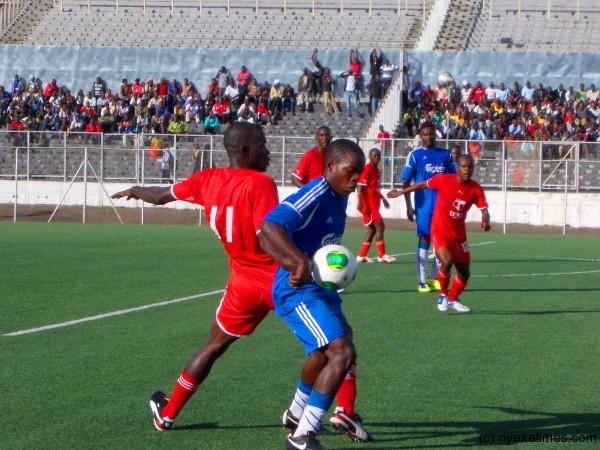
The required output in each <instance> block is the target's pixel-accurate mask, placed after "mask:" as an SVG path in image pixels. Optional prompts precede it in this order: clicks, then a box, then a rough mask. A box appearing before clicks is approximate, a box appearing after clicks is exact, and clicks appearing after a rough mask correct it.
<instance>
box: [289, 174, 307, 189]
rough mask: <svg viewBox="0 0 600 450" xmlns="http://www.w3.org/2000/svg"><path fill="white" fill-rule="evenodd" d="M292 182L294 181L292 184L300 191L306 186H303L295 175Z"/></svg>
mask: <svg viewBox="0 0 600 450" xmlns="http://www.w3.org/2000/svg"><path fill="white" fill-rule="evenodd" d="M291 180H292V184H293V185H294V186H296V187H297V188H298V189H300V188H301V187H302V186H304V184H302V181H301V180H300V179H299V178H298V177H295V176H294V175H292V177H291Z"/></svg>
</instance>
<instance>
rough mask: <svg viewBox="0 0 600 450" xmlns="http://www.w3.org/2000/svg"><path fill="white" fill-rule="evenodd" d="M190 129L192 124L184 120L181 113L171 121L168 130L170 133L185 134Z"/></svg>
mask: <svg viewBox="0 0 600 450" xmlns="http://www.w3.org/2000/svg"><path fill="white" fill-rule="evenodd" d="M189 129H190V126H189V125H188V124H187V123H186V122H185V121H184V120H183V117H182V116H180V115H174V116H173V119H172V120H171V121H170V122H169V127H168V128H167V131H168V132H169V133H170V134H185V133H187V132H188V130H189Z"/></svg>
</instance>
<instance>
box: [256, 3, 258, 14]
mask: <svg viewBox="0 0 600 450" xmlns="http://www.w3.org/2000/svg"><path fill="white" fill-rule="evenodd" d="M256 17H258V0H256Z"/></svg>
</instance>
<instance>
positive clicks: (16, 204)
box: [0, 132, 600, 232]
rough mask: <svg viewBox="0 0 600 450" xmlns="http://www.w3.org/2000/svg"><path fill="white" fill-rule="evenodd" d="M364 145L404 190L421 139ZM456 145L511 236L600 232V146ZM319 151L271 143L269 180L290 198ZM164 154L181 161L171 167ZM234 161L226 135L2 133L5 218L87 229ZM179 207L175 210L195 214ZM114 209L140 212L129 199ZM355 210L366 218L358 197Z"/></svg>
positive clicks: (0, 202)
mask: <svg viewBox="0 0 600 450" xmlns="http://www.w3.org/2000/svg"><path fill="white" fill-rule="evenodd" d="M358 143H359V144H360V145H361V146H362V148H363V149H364V150H365V152H367V151H368V150H369V149H370V148H372V147H378V148H380V149H381V150H382V153H383V159H382V162H381V165H380V170H381V173H382V186H383V188H384V189H390V188H394V187H399V186H401V184H402V175H401V173H402V168H403V167H404V164H405V160H406V156H407V154H408V153H409V152H410V150H411V149H412V148H413V146H414V142H413V140H407V139H390V140H384V141H378V140H367V139H362V140H358ZM454 143H456V144H458V145H460V146H461V148H462V149H463V151H464V152H469V153H471V154H472V155H473V156H475V157H476V160H477V164H476V169H475V175H474V178H475V179H476V180H477V181H479V182H480V183H481V184H482V185H483V186H484V187H485V188H486V190H487V191H488V198H489V201H490V205H491V212H492V215H493V219H494V221H495V222H500V223H503V224H504V229H506V225H507V224H513V223H520V224H530V225H535V226H543V225H550V226H557V227H562V228H563V232H566V229H567V228H568V227H573V228H580V227H585V228H588V227H591V228H599V227H600V158H599V156H600V144H597V143H579V142H520V141H519V142H517V141H515V142H507V141H482V142H469V141H450V142H440V143H439V144H440V145H444V146H449V145H452V144H454ZM313 144H314V141H313V138H306V137H305V138H299V137H285V136H269V137H268V147H269V149H270V151H271V165H270V167H269V169H268V173H269V175H271V176H272V177H273V179H274V180H275V181H276V182H277V184H278V186H279V187H280V194H281V197H282V198H283V197H284V196H285V195H287V194H288V193H290V192H292V191H293V187H292V186H291V183H290V176H291V172H292V170H293V168H294V167H295V165H296V164H297V162H298V161H299V159H300V157H301V156H302V154H303V153H304V152H305V151H306V149H308V148H310V147H312V146H313ZM165 150H169V153H171V154H172V158H168V160H166V161H165V158H164V152H165ZM227 161H228V160H227V156H226V153H225V151H224V148H223V143H222V136H207V135H182V136H176V135H154V134H151V135H143V134H140V135H134V134H126V135H123V134H114V135H113V134H97V135H90V134H85V133H81V134H76V133H34V132H23V133H10V132H6V133H4V134H0V208H2V211H3V212H2V214H1V216H2V218H3V219H5V220H7V219H8V220H15V221H17V220H19V210H20V207H24V206H32V205H53V206H57V205H58V206H61V205H71V206H73V205H78V206H83V210H84V214H83V219H82V220H83V221H86V220H87V219H86V215H85V210H86V208H87V207H109V208H111V207H112V206H113V205H112V204H111V202H110V200H109V194H111V193H114V192H116V190H118V189H122V188H124V187H126V186H130V185H133V184H141V185H151V184H159V183H171V182H177V181H178V180H182V179H185V178H187V177H188V176H189V175H190V174H192V173H193V172H195V171H196V170H201V169H203V168H206V167H219V166H221V167H222V166H225V165H227ZM167 165H168V167H167ZM353 197H354V196H353ZM180 203H182V202H177V203H176V204H173V205H169V207H170V208H172V209H177V210H182V209H187V208H189V206H188V205H184V204H180ZM115 205H116V206H137V207H140V206H141V205H139V204H138V205H135V204H133V205H132V202H129V203H127V202H123V201H119V202H117V203H116V204H115ZM46 209H47V208H46ZM10 210H12V214H11V211H10ZM348 212H349V215H351V216H357V215H358V214H357V212H356V208H355V205H354V199H352V198H351V201H350V206H349V210H348ZM384 216H385V217H388V218H398V219H403V218H405V217H406V216H405V207H404V204H403V202H401V201H396V202H394V203H393V207H392V208H391V209H390V210H386V211H384ZM116 217H117V216H116V215H115V220H117V219H116ZM473 220H477V218H475V219H473ZM142 221H143V219H142Z"/></svg>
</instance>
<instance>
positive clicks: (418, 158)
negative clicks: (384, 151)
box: [402, 147, 456, 211]
mask: <svg viewBox="0 0 600 450" xmlns="http://www.w3.org/2000/svg"><path fill="white" fill-rule="evenodd" d="M438 173H456V168H455V165H454V162H453V160H452V155H451V154H450V151H449V150H446V149H445V148H441V147H436V148H434V149H426V148H423V147H419V148H416V149H414V150H413V151H412V152H410V153H409V154H408V157H407V158H406V165H405V166H404V169H403V170H402V179H403V180H412V181H414V182H415V183H419V182H421V181H427V180H429V179H430V178H431V177H433V176H434V175H437V174H438ZM436 195H437V194H436V192H435V191H433V190H431V189H423V190H421V191H417V192H415V211H418V210H423V209H425V210H431V211H433V208H434V206H435V199H436Z"/></svg>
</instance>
